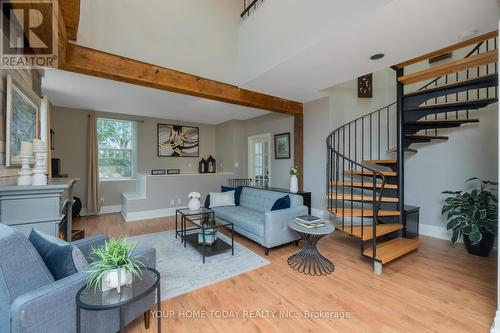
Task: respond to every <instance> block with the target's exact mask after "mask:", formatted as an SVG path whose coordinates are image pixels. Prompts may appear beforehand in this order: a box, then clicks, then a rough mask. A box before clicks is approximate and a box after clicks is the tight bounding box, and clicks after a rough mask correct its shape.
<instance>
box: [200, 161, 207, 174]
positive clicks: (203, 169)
mask: <svg viewBox="0 0 500 333" xmlns="http://www.w3.org/2000/svg"><path fill="white" fill-rule="evenodd" d="M198 172H199V173H207V161H205V159H204V158H202V159H201V161H200V163H199V164H198Z"/></svg>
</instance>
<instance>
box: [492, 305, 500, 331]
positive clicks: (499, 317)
mask: <svg viewBox="0 0 500 333" xmlns="http://www.w3.org/2000/svg"><path fill="white" fill-rule="evenodd" d="M490 333H500V310H497V312H496V313H495V318H493V325H491V330H490Z"/></svg>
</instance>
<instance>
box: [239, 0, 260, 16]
mask: <svg viewBox="0 0 500 333" xmlns="http://www.w3.org/2000/svg"><path fill="white" fill-rule="evenodd" d="M263 2H264V0H243V11H242V12H241V15H240V16H241V18H242V19H245V18H247V17H249V16H250V15H252V13H253V12H255V11H256V10H257V8H258V7H259V6H260V5H261V4H262V3H263Z"/></svg>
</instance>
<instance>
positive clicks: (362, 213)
mask: <svg viewBox="0 0 500 333" xmlns="http://www.w3.org/2000/svg"><path fill="white" fill-rule="evenodd" d="M330 212H332V213H334V214H335V215H336V217H373V210H372V209H366V208H365V209H361V208H353V209H351V208H350V207H347V206H344V209H342V207H339V208H337V209H335V208H331V209H330ZM390 216H399V210H385V209H380V210H379V211H378V217H390Z"/></svg>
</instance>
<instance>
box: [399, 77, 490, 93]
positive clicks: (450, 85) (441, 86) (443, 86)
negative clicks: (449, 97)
mask: <svg viewBox="0 0 500 333" xmlns="http://www.w3.org/2000/svg"><path fill="white" fill-rule="evenodd" d="M497 75H498V73H493V74H488V75H481V76H477V77H474V78H471V79H467V80H460V81H457V82H453V83H443V84H439V85H437V86H434V87H432V88H428V89H422V90H417V91H413V92H411V93H407V94H405V95H404V97H411V96H416V95H422V94H428V93H431V92H434V91H439V90H444V89H448V88H453V87H459V86H462V85H467V84H469V83H473V82H477V81H482V80H486V79H489V78H494V77H495V76H497Z"/></svg>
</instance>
